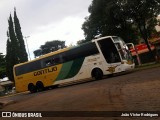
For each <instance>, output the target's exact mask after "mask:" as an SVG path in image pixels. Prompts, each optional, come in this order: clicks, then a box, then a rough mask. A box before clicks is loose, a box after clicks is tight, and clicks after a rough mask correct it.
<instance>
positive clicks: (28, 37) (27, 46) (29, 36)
mask: <svg viewBox="0 0 160 120" xmlns="http://www.w3.org/2000/svg"><path fill="white" fill-rule="evenodd" d="M29 37H30V36H26V37H24V38H25V40H26V47H27V51H28V57H29V60H31V57H30V52H29V47H28V42H27V38H29Z"/></svg>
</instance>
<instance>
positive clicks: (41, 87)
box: [36, 81, 44, 92]
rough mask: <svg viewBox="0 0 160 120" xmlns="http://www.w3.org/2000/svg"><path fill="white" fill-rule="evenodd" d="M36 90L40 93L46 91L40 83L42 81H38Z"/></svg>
mask: <svg viewBox="0 0 160 120" xmlns="http://www.w3.org/2000/svg"><path fill="white" fill-rule="evenodd" d="M36 88H37V91H38V92H41V91H43V90H44V85H43V83H42V82H40V81H38V82H37V83H36Z"/></svg>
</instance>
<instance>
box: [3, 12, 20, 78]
mask: <svg viewBox="0 0 160 120" xmlns="http://www.w3.org/2000/svg"><path fill="white" fill-rule="evenodd" d="M8 23H9V31H8V32H7V37H8V39H7V50H6V52H7V53H6V72H7V76H8V78H9V79H10V80H12V81H14V76H13V66H14V65H15V64H17V63H19V61H18V54H17V53H18V51H17V48H18V43H17V39H16V36H15V33H14V29H13V22H12V17H11V15H10V17H9V20H8Z"/></svg>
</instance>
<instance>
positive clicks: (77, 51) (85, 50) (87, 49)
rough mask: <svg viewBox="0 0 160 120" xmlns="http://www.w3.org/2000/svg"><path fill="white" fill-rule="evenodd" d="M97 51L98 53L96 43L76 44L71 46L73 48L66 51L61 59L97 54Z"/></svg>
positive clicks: (68, 59)
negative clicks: (74, 46) (76, 45)
mask: <svg viewBox="0 0 160 120" xmlns="http://www.w3.org/2000/svg"><path fill="white" fill-rule="evenodd" d="M97 53H99V52H98V49H97V47H96V44H95V43H92V42H90V43H86V44H84V45H81V46H78V47H76V48H73V49H71V50H69V51H67V52H66V53H65V54H64V55H63V59H64V62H67V61H70V60H74V59H77V58H81V57H86V56H90V55H94V54H97Z"/></svg>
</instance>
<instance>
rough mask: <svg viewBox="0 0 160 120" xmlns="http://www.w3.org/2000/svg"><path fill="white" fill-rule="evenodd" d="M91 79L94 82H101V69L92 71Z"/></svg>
mask: <svg viewBox="0 0 160 120" xmlns="http://www.w3.org/2000/svg"><path fill="white" fill-rule="evenodd" d="M92 77H94V78H95V79H96V80H101V79H102V77H103V72H102V70H101V69H99V68H96V69H94V70H93V71H92Z"/></svg>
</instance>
